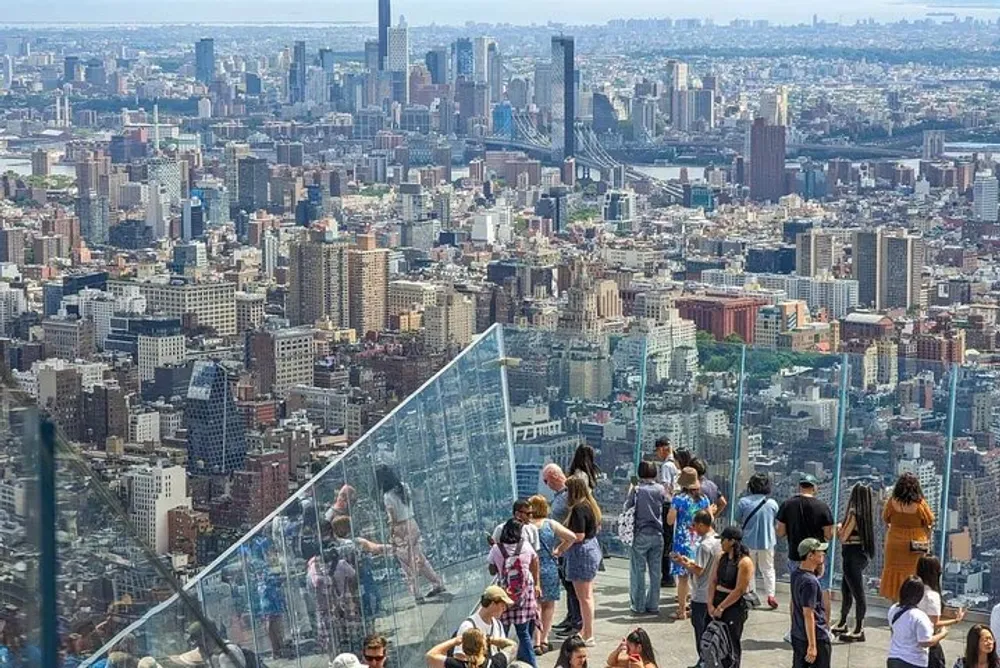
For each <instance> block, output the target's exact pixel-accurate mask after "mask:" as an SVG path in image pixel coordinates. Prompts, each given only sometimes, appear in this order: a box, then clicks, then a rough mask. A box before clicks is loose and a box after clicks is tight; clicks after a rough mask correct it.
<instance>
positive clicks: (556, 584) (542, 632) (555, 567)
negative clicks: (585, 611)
mask: <svg viewBox="0 0 1000 668" xmlns="http://www.w3.org/2000/svg"><path fill="white" fill-rule="evenodd" d="M528 503H529V504H531V523H532V524H533V525H534V526H535V528H536V529H538V544H539V549H538V579H539V580H540V582H541V590H542V594H541V596H540V597H539V599H538V603H539V606H540V608H541V625H540V627H539V629H538V634H537V639H536V641H535V654H537V655H538V656H541V655H542V654H545V653H546V652H551V651H552V645H550V644H549V634H550V633H551V632H552V615H553V614H555V611H556V602H558V601H559V598H560V597H561V596H562V582H560V580H559V564H558V562H557V561H556V555H557V554H560V553H562V552H565V551H566V548H568V547H569V546H570V545H572V544H573V543H574V542H576V535H574V533H573V532H572V531H570V530H569V529H567V528H566V527H564V526H563V525H562V524H560V523H559V522H556V521H555V520H554V519H551V518H550V517H549V502H548V500H547V499H546V498H545V497H544V496H542V495H541V494H536V495H535V496H533V497H531V498H530V499H528ZM560 546H561V547H560Z"/></svg>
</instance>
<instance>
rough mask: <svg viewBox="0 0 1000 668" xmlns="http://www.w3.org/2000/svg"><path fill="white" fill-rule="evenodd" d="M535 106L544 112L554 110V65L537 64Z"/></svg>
mask: <svg viewBox="0 0 1000 668" xmlns="http://www.w3.org/2000/svg"><path fill="white" fill-rule="evenodd" d="M534 88H535V104H536V105H537V106H538V108H539V109H541V110H542V111H548V110H550V109H551V108H552V63H544V62H543V63H535V78H534Z"/></svg>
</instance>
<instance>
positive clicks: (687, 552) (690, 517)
mask: <svg viewBox="0 0 1000 668" xmlns="http://www.w3.org/2000/svg"><path fill="white" fill-rule="evenodd" d="M677 487H678V488H680V490H681V491H680V492H678V493H677V494H675V495H674V499H673V501H671V502H670V512H669V513H668V514H667V524H669V525H671V526H673V527H674V544H673V549H672V550H671V551H672V552H673V553H674V554H677V555H679V556H683V557H687V558H688V559H693V558H694V550H695V547H696V546H697V544H698V534H696V533H695V532H694V516H695V513H697V512H698V511H699V510H707V509H708V506H709V501H708V497H705V496H702V494H701V484H700V483H699V482H698V472H697V471H695V470H694V469H693V468H691V467H690V466H688V467H685V468H684V469H683V470H681V473H680V475H679V476H678V477H677ZM670 573H671V574H672V575H673V576H674V577H675V578H677V612H676V613H674V618H675V619H687V612H688V605H687V603H688V601H687V599H688V591H689V584H688V572H687V570H686V569H685V568H684V567H683V566H681V565H680V563H679V562H678V561H677V560H671V563H670Z"/></svg>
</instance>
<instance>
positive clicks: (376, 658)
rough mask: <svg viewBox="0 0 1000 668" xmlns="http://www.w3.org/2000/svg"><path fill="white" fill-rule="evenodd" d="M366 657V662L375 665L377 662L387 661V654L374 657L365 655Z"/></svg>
mask: <svg viewBox="0 0 1000 668" xmlns="http://www.w3.org/2000/svg"><path fill="white" fill-rule="evenodd" d="M364 657H365V661H367V662H368V663H374V662H376V661H377V662H379V663H381V662H383V661H385V654H383V655H382V656H372V655H371V654H365V655H364Z"/></svg>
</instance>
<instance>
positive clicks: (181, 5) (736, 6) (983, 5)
mask: <svg viewBox="0 0 1000 668" xmlns="http://www.w3.org/2000/svg"><path fill="white" fill-rule="evenodd" d="M923 1H924V2H935V1H940V0H923ZM3 4H4V5H5V7H4V11H3V14H2V18H0V22H4V23H7V22H18V21H31V22H114V21H122V22H158V23H159V22H169V23H177V22H191V23H197V22H237V21H363V22H367V23H372V22H374V21H375V5H376V1H375V0H367V1H364V0H363V1H357V0H10V1H9V2H5V3H3ZM942 4H946V3H945V2H942ZM951 4H954V5H960V4H961V5H965V6H964V7H962V8H958V9H954V11H955V12H956V13H958V14H960V15H962V16H965V15H975V16H980V17H989V18H995V17H996V16H998V15H1000V0H957V1H956V2H954V3H951ZM973 5H976V7H975V8H974V7H973ZM991 7H992V8H991ZM501 8H502V12H498V11H497V10H498V9H501ZM929 9H937V10H939V11H940V10H942V9H944V8H943V7H941V6H938V7H932V8H929V7H928V6H927V5H926V4H922V3H921V2H905V1H903V0H839V1H838V2H835V3H831V2H829V1H819V0H800V1H796V0H718V1H717V2H705V1H704V0H670V1H669V2H664V1H663V0H624V1H619V2H608V1H607V0H542V1H541V2H539V1H538V0H395V1H394V2H393V8H392V13H393V16H394V19H393V20H395V16H398V15H399V14H405V15H406V17H407V20H408V21H409V23H410V24H411V25H421V24H427V23H435V22H436V23H448V24H460V23H464V22H466V21H483V22H498V21H501V20H502V21H507V22H511V23H532V22H535V23H546V22H548V21H562V22H566V23H602V22H604V21H607V20H609V19H612V18H631V17H652V16H671V17H675V18H677V17H683V16H698V17H711V18H713V19H715V20H716V21H718V22H727V21H729V20H731V19H733V18H737V17H739V18H766V19H770V20H772V21H776V22H783V23H795V22H806V21H809V20H811V18H812V15H813V13H817V14H819V16H820V17H821V18H823V19H826V20H828V21H837V20H841V21H848V22H853V21H854V20H856V19H858V18H865V17H874V18H876V19H879V20H885V19H894V18H900V17H907V18H919V17H921V16H924V15H925V14H926V12H927V11H929Z"/></svg>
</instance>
